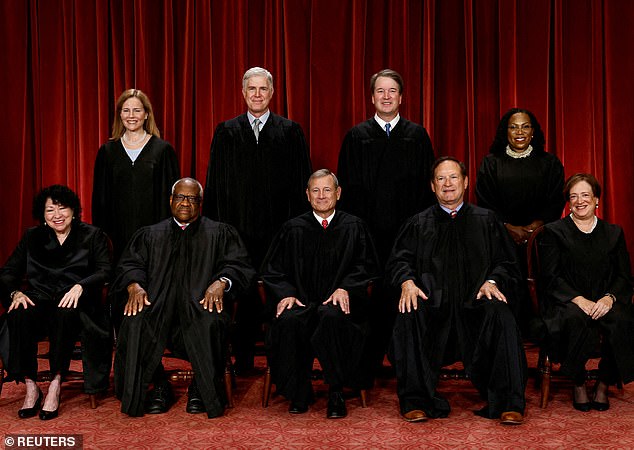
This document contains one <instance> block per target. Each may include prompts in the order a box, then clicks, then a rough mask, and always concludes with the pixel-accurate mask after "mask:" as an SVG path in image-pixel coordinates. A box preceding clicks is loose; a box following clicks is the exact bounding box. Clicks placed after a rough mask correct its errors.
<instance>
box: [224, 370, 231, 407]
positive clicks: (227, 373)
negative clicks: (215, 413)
mask: <svg viewBox="0 0 634 450" xmlns="http://www.w3.org/2000/svg"><path fill="white" fill-rule="evenodd" d="M231 376H232V375H231V365H230V364H227V365H226V366H225V390H226V391H227V406H228V407H229V408H233V386H232V385H231V382H232V379H231Z"/></svg>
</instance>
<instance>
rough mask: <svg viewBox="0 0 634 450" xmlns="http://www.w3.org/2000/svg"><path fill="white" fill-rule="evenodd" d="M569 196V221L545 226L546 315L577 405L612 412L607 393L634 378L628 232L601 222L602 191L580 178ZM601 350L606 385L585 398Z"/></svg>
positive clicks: (569, 185) (568, 188) (555, 355)
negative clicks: (589, 367)
mask: <svg viewBox="0 0 634 450" xmlns="http://www.w3.org/2000/svg"><path fill="white" fill-rule="evenodd" d="M564 195H565V197H566V199H567V200H568V202H569V205H570V215H569V216H567V217H565V218H563V219H561V220H558V221H556V222H553V223H551V224H548V225H546V227H545V229H544V232H543V236H541V237H540V238H541V239H540V241H539V259H540V262H541V272H540V279H539V288H540V291H541V292H542V294H543V295H541V298H542V299H543V300H542V304H541V305H540V308H541V310H542V317H543V319H544V322H545V324H546V327H547V329H548V332H549V333H548V334H549V338H550V343H551V344H552V345H551V351H550V354H551V355H552V359H553V360H554V361H555V362H561V371H562V372H563V373H564V374H565V375H567V376H569V377H570V378H572V380H573V382H574V384H575V387H574V390H573V406H574V408H575V409H577V410H580V411H589V410H590V409H596V410H598V411H605V410H607V409H608V407H609V403H608V387H609V386H610V385H613V384H616V383H617V382H619V381H622V382H623V383H628V382H630V381H632V380H634V311H633V307H632V284H631V278H630V277H631V270H630V257H629V254H628V252H627V247H626V245H625V237H624V234H623V229H622V228H621V227H620V226H618V225H613V224H610V223H607V222H605V221H603V220H601V219H599V218H598V217H597V216H596V215H595V211H596V209H597V208H598V205H599V198H600V196H601V186H600V185H599V182H598V181H597V180H596V178H595V177H594V176H592V175H590V174H586V173H582V174H576V175H573V176H572V177H570V178H569V179H568V181H567V182H566V184H565V190H564ZM595 351H598V352H599V354H600V357H601V361H600V363H599V379H598V381H597V383H596V385H595V386H594V390H593V394H592V398H589V396H588V393H587V392H586V369H585V365H586V362H587V361H588V359H589V358H590V357H592V355H593V354H594V353H595Z"/></svg>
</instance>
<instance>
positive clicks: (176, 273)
mask: <svg viewBox="0 0 634 450" xmlns="http://www.w3.org/2000/svg"><path fill="white" fill-rule="evenodd" d="M201 202H202V186H201V185H200V183H198V182H197V181H196V180H193V179H191V178H184V179H182V180H179V181H178V182H177V183H176V184H175V185H174V190H173V193H172V195H171V197H170V205H171V209H172V215H173V217H171V218H169V219H166V220H164V221H162V222H159V223H157V224H155V225H151V226H149V227H144V228H141V229H140V230H139V231H138V232H137V233H135V235H134V236H133V237H132V239H131V241H130V243H129V244H128V247H127V248H126V250H125V251H124V253H123V255H122V256H121V260H120V261H119V265H118V267H117V278H116V280H115V282H114V285H113V292H114V294H115V296H116V298H118V299H120V308H122V309H123V313H124V317H123V320H122V322H121V328H120V331H119V335H118V342H117V353H116V357H115V392H116V395H117V397H119V398H120V399H121V411H122V412H124V413H127V414H129V415H130V416H141V415H143V413H144V412H145V413H150V414H158V413H164V412H166V411H167V410H168V409H169V406H170V405H171V403H172V401H173V398H172V393H171V388H170V385H169V382H168V380H167V377H166V375H165V372H164V371H163V366H162V364H161V358H162V355H163V353H164V351H165V349H166V348H170V349H171V350H172V352H173V353H174V354H175V355H176V356H177V357H180V358H183V359H187V360H189V361H190V362H191V364H192V368H193V370H194V374H195V379H194V381H192V384H191V385H190V387H189V392H188V397H189V398H188V402H187V408H186V410H187V412H189V413H201V412H207V415H208V417H210V418H211V417H217V416H220V415H222V414H223V412H224V408H225V404H226V400H227V399H226V392H225V389H224V384H223V375H224V366H225V362H226V359H227V357H226V351H227V348H226V347H227V346H226V333H227V327H228V324H229V322H230V320H231V318H230V316H229V312H228V311H230V308H228V307H225V305H226V303H227V302H228V301H230V300H231V299H230V297H231V295H230V294H234V293H239V292H242V291H244V290H245V289H246V288H247V287H248V286H249V284H250V283H251V282H252V280H253V277H254V276H255V271H254V270H253V269H252V268H251V266H250V264H249V259H248V256H247V252H246V249H245V247H244V245H243V244H242V241H241V240H240V237H239V236H238V233H237V232H236V230H235V229H234V228H233V227H232V226H230V225H227V224H223V223H219V222H214V221H212V220H210V219H208V218H206V217H200V215H199V214H200V207H201ZM225 294H227V295H225ZM150 383H152V384H153V385H154V387H153V390H152V391H151V392H150V393H149V395H148V400H147V402H146V401H145V398H146V395H147V392H146V391H147V389H148V387H149V385H150Z"/></svg>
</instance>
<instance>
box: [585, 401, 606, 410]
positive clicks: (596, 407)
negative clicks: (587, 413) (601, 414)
mask: <svg viewBox="0 0 634 450" xmlns="http://www.w3.org/2000/svg"><path fill="white" fill-rule="evenodd" d="M591 404H592V409H594V410H596V411H607V410H608V409H610V403H608V402H606V403H601V402H592V403H591ZM589 405H590V404H589Z"/></svg>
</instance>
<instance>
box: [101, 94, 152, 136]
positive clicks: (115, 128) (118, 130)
mask: <svg viewBox="0 0 634 450" xmlns="http://www.w3.org/2000/svg"><path fill="white" fill-rule="evenodd" d="M132 97H136V98H138V99H139V101H140V102H141V103H142V104H143V109H145V112H146V113H147V119H145V122H143V129H144V130H145V131H147V132H148V133H149V134H151V135H154V136H156V137H158V138H160V137H161V132H160V131H159V129H158V127H157V126H156V122H155V121H154V111H153V110H152V104H151V103H150V99H149V98H148V96H147V95H145V93H144V92H143V91H141V90H139V89H128V90H126V91H123V93H122V94H121V95H120V96H119V99H118V100H117V105H116V107H115V111H114V121H113V122H112V136H111V137H110V139H113V140H114V139H120V138H121V136H123V133H125V127H124V126H123V121H122V120H121V110H122V109H123V104H124V103H125V102H126V100H128V99H129V98H132Z"/></svg>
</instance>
